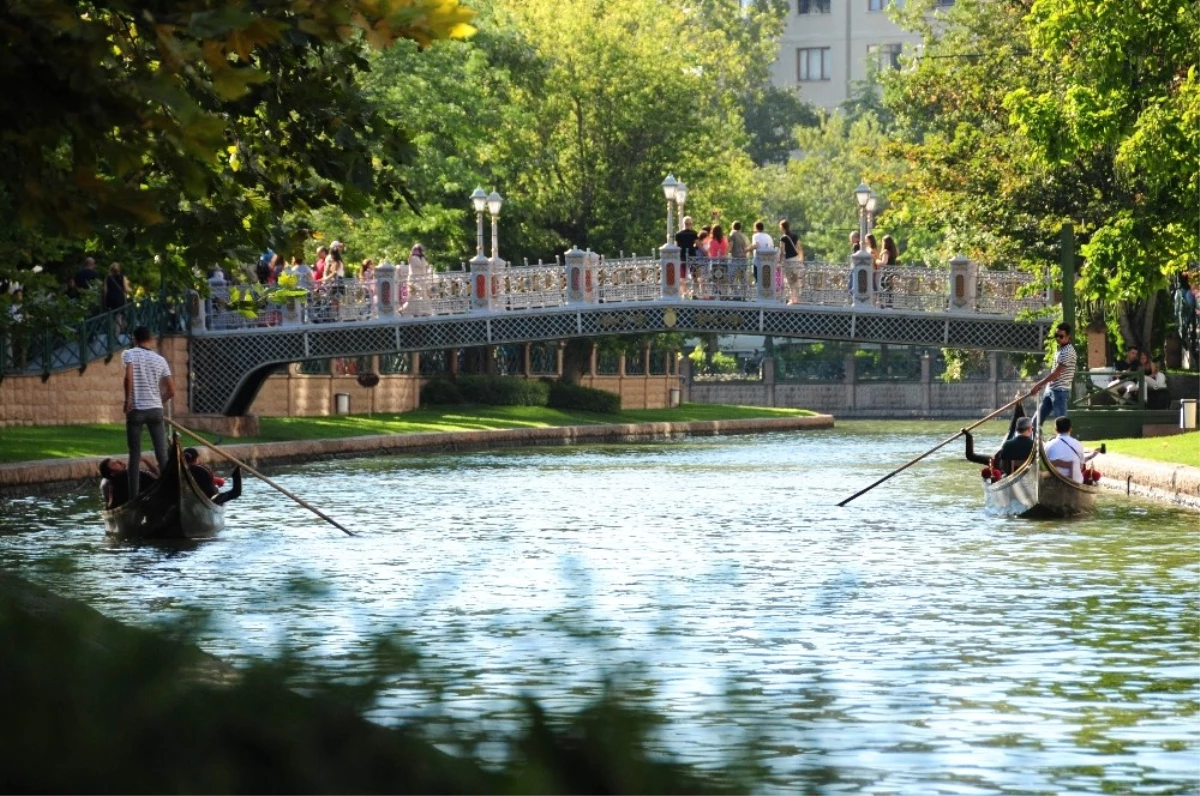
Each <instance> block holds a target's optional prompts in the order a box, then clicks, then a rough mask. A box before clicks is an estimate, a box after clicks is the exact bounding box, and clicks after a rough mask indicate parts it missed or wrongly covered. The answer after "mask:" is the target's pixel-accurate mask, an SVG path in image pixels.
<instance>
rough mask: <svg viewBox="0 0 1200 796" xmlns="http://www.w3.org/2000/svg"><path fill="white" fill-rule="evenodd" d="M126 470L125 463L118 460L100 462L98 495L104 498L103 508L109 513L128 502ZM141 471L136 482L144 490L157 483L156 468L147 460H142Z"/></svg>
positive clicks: (144, 458)
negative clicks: (143, 486)
mask: <svg viewBox="0 0 1200 796" xmlns="http://www.w3.org/2000/svg"><path fill="white" fill-rule="evenodd" d="M126 470H127V467H126V466H125V462H123V461H121V460H120V459H105V460H104V461H102V462H100V494H102V495H103V496H104V508H106V509H108V510H109V511H111V510H113V509H115V508H117V507H118V506H121V505H124V504H125V503H126V502H128V501H129V477H128V476H127V475H126ZM141 471H142V472H141V475H140V477H139V479H138V480H139V481H140V482H141V483H142V484H143V485H145V487H146V489H149V488H150V487H151V486H153V485H154V484H155V483H156V482H157V481H158V467H157V465H155V464H154V462H152V461H151V460H150V459H149V458H146V457H143V458H142V467H141ZM141 491H145V490H141ZM139 494H140V492H139Z"/></svg>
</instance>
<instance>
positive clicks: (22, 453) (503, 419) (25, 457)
mask: <svg viewBox="0 0 1200 796" xmlns="http://www.w3.org/2000/svg"><path fill="white" fill-rule="evenodd" d="M812 414H814V413H813V412H810V411H807V410H804V409H775V408H771V407H767V406H723V405H714V404H685V405H683V406H680V407H678V408H676V409H636V410H630V411H627V412H621V413H620V414H618V415H601V414H595V413H593V412H568V411H563V410H559V409H550V408H548V407H544V406H472V407H437V408H428V409H417V410H415V411H412V412H404V413H403V414H388V415H336V416H332V417H264V418H261V419H260V421H259V425H260V431H261V433H260V434H259V436H257V437H236V438H234V437H230V438H228V439H224V440H222V441H223V442H226V443H230V444H233V443H248V442H285V441H289V440H305V439H338V438H341V437H361V436H367V435H371V434H414V433H417V432H421V431H474V430H479V429H492V428H546V427H550V426H591V425H601V424H605V423H650V422H685V421H689V420H740V419H743V418H756V417H800V416H805V415H812ZM202 436H204V437H206V438H207V439H209V440H211V441H216V437H215V436H214V435H211V434H206V435H202ZM149 445H150V440H149V437H148V436H147V437H146V438H144V439H143V441H142V451H143V452H144V453H149V454H151V455H153V450H152V449H151V448H150V447H149ZM125 450H126V448H125V426H124V425H121V424H117V423H111V424H92V425H83V426H17V427H14V428H5V429H3V430H0V463H7V462H22V461H30V460H34V459H72V458H78V457H81V456H114V455H123V454H124V453H125Z"/></svg>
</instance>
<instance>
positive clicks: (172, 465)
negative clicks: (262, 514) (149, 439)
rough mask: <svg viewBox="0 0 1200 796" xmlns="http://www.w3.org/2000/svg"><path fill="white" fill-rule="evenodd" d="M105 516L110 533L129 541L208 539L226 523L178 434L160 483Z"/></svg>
mask: <svg viewBox="0 0 1200 796" xmlns="http://www.w3.org/2000/svg"><path fill="white" fill-rule="evenodd" d="M102 516H103V517H104V526H105V530H106V532H107V533H108V535H109V536H111V537H113V538H116V539H121V540H129V541H142V540H154V539H167V540H171V539H174V540H186V539H207V538H211V537H213V536H216V535H217V534H218V533H219V532H220V531H221V529H222V528H223V527H224V526H225V508H224V507H223V506H219V505H217V504H216V503H213V502H212V501H211V500H209V499H208V497H207V496H205V494H204V492H203V490H201V488H200V486H199V484H197V483H196V480H195V479H194V478H192V474H191V473H190V472H188V468H187V466H186V464H185V463H184V460H183V452H182V450H180V447H179V438H178V437H177V436H173V437H172V439H171V443H170V452H169V456H168V458H167V465H166V467H164V468H163V470H162V472H161V474H160V475H159V478H158V480H157V482H155V484H154V485H153V486H151V487H150V488H149V489H147V490H145V491H144V492H139V493H138V496H137V497H136V498H134V499H133V500H131V501H129V502H128V503H125V504H124V505H121V506H118V507H117V508H115V509H113V510H111V511H104V512H102Z"/></svg>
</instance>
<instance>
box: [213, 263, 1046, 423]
mask: <svg viewBox="0 0 1200 796" xmlns="http://www.w3.org/2000/svg"><path fill="white" fill-rule="evenodd" d="M673 249H674V247H667V249H664V252H665V253H664V256H663V257H661V258H653V257H645V258H642V257H633V258H622V259H616V260H606V259H604V258H602V257H600V256H598V255H596V254H593V253H591V252H582V251H579V250H578V249H573V250H571V251H570V252H568V253H567V254H566V256H565V258H564V259H565V263H564V264H552V265H536V266H524V267H508V266H507V265H505V264H503V263H502V261H499V260H493V261H490V262H488V263H474V264H473V266H472V271H471V272H449V273H440V274H434V275H432V276H430V277H427V278H422V279H414V280H405V279H402V278H398V276H397V271H396V269H395V268H394V267H393V266H389V265H383V266H380V267H379V268H378V269H377V273H376V278H375V280H374V281H372V282H369V283H363V282H357V281H350V280H347V281H343V282H341V283H337V284H329V283H326V284H323V285H320V286H317V287H315V288H314V289H312V290H311V291H304V290H290V291H288V290H277V291H275V292H272V291H271V290H270V289H256V290H250V289H248V288H239V287H237V286H234V287H232V288H231V287H230V286H228V285H226V284H224V282H223V281H221V280H218V281H217V282H215V283H211V286H212V291H211V298H210V299H209V300H208V301H206V302H205V308H204V310H203V311H202V312H200V313H197V314H196V315H195V316H194V320H193V337H192V342H191V363H192V372H193V375H192V390H193V393H192V400H191V408H192V411H194V412H202V413H221V414H226V415H239V414H243V413H244V412H245V411H247V409H248V408H249V407H250V405H251V403H252V402H253V400H254V397H255V395H256V394H257V393H258V390H259V388H260V387H261V385H262V383H263V381H264V380H265V379H266V378H267V376H268V375H270V373H271V372H272V371H273V370H274V369H275V368H276V367H277V366H278V365H280V364H282V363H288V362H295V361H301V360H310V359H323V358H329V357H350V356H364V355H369V354H381V353H389V352H400V351H425V350H436V349H446V348H464V347H472V346H494V345H505V344H512V343H523V342H534V341H545V340H561V339H567V338H578V337H596V336H603V335H622V334H649V333H656V332H683V333H690V334H697V333H716V334H762V335H773V336H778V337H796V338H804V339H822V340H848V341H856V342H873V343H892V344H908V345H927V346H939V347H951V348H968V349H986V350H994V351H1015V352H1023V353H1037V352H1040V351H1041V350H1042V349H1043V343H1044V340H1045V337H1046V334H1047V332H1048V328H1049V326H1051V325H1052V322H1051V321H1050V320H1047V319H1046V312H1047V311H1048V302H1047V299H1046V296H1045V295H1043V294H1040V293H1035V292H1034V291H1035V284H1034V279H1033V277H1032V276H1031V275H1029V274H1025V273H1022V272H1017V271H987V270H982V269H978V268H976V266H975V264H973V263H971V262H969V261H968V260H966V259H965V258H956V259H955V260H953V261H951V263H950V264H949V267H944V268H928V267H920V266H896V267H890V268H884V269H882V270H880V271H874V272H873V270H872V266H871V262H870V258H869V257H861V258H856V259H855V261H853V262H852V263H851V264H850V265H838V264H830V263H809V262H785V263H778V262H777V261H776V259H775V256H774V253H773V252H760V253H758V254H757V255H756V258H755V260H740V261H739V260H728V259H726V260H699V261H693V262H692V263H690V264H688V265H691V266H692V267H691V268H687V267H686V265H685V264H681V263H679V262H677V258H675V257H674V256H672V255H673V251H670V250H673ZM497 265H498V267H497ZM1031 318H1032V319H1033V320H1030V319H1031Z"/></svg>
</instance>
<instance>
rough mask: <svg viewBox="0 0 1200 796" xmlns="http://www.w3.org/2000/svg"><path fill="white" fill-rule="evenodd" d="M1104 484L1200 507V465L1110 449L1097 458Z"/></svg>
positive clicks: (1168, 501)
mask: <svg viewBox="0 0 1200 796" xmlns="http://www.w3.org/2000/svg"><path fill="white" fill-rule="evenodd" d="M1095 465H1096V469H1098V470H1099V471H1100V473H1101V477H1100V485H1101V486H1102V487H1104V488H1106V489H1110V490H1116V491H1120V492H1123V493H1125V494H1127V495H1141V496H1142V497H1148V498H1151V499H1153V500H1157V501H1162V502H1165V503H1173V504H1175V505H1179V506H1186V507H1188V508H1191V509H1196V510H1200V467H1189V466H1188V465H1186V464H1167V463H1165V462H1153V461H1148V460H1146V459H1137V458H1134V457H1133V456H1122V455H1120V454H1119V453H1108V454H1104V455H1102V456H1100V457H1099V458H1097V459H1096V460H1095Z"/></svg>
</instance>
